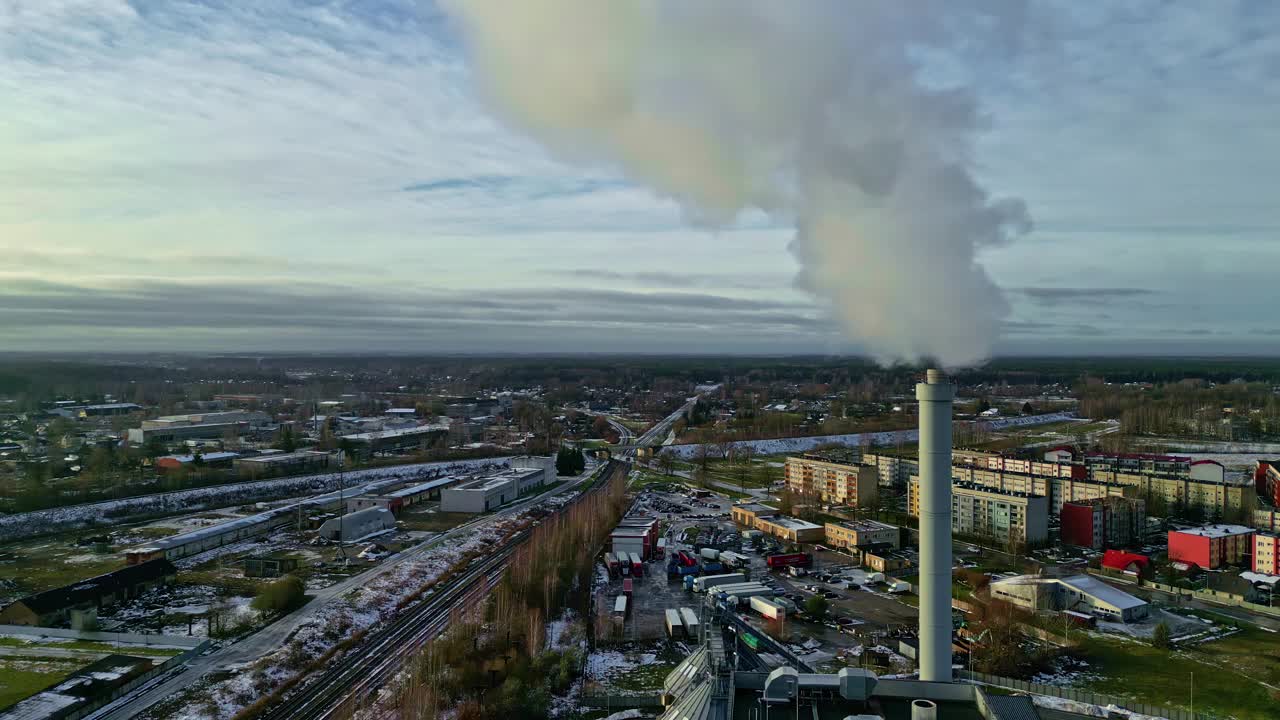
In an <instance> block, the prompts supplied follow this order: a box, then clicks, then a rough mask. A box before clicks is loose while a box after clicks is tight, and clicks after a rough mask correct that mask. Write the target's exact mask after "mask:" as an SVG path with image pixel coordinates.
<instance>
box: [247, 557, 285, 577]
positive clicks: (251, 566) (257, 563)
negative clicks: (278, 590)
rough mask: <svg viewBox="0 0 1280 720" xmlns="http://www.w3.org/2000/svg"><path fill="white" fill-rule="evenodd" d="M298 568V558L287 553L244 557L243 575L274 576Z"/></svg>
mask: <svg viewBox="0 0 1280 720" xmlns="http://www.w3.org/2000/svg"><path fill="white" fill-rule="evenodd" d="M297 569H298V558H296V557H291V556H288V555H268V556H265V557H251V558H245V559H244V576H245V577H263V578H276V577H280V576H282V575H287V574H289V573H291V572H293V571H294V570H297Z"/></svg>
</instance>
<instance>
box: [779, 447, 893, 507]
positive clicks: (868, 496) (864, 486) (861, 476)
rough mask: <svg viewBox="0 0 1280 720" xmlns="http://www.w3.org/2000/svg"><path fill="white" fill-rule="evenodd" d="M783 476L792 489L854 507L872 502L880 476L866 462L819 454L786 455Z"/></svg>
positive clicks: (824, 500)
mask: <svg viewBox="0 0 1280 720" xmlns="http://www.w3.org/2000/svg"><path fill="white" fill-rule="evenodd" d="M783 477H784V478H785V479H786V483H787V487H788V488H789V489H790V490H791V491H792V492H794V493H798V494H800V495H806V496H810V497H820V498H822V501H823V502H825V503H831V504H833V505H852V506H855V507H867V506H871V505H874V504H875V501H876V494H877V492H878V486H879V478H880V476H879V471H878V470H877V469H876V468H874V467H871V466H869V465H860V464H856V463H852V462H836V461H833V460H829V459H825V458H823V457H821V456H818V455H800V456H792V457H788V458H787V462H786V466H785V467H784V468H783Z"/></svg>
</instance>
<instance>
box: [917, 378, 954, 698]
mask: <svg viewBox="0 0 1280 720" xmlns="http://www.w3.org/2000/svg"><path fill="white" fill-rule="evenodd" d="M953 399H955V387H954V386H952V385H951V383H950V382H949V381H948V380H947V376H946V375H945V374H943V373H942V371H941V370H929V371H928V373H926V375H925V382H923V383H919V384H917V385H916V400H918V401H919V402H920V679H921V680H926V681H929V682H951V402H952V400H953ZM913 713H914V709H913Z"/></svg>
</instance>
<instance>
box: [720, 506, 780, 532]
mask: <svg viewBox="0 0 1280 720" xmlns="http://www.w3.org/2000/svg"><path fill="white" fill-rule="evenodd" d="M729 514H730V516H731V517H732V518H733V521H734V522H735V523H737V524H739V525H744V526H746V527H748V528H751V529H755V526H756V519H758V518H767V517H771V516H773V515H777V514H778V510H777V508H772V507H769V506H768V505H761V504H759V503H747V504H745V505H734V506H733V508H732V509H731V510H730V511H729Z"/></svg>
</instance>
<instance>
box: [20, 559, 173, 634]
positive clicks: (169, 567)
mask: <svg viewBox="0 0 1280 720" xmlns="http://www.w3.org/2000/svg"><path fill="white" fill-rule="evenodd" d="M177 575H178V569H177V568H176V567H174V566H173V563H171V562H169V561H168V560H164V559H157V560H151V561H148V562H144V563H140V564H137V565H129V566H127V567H123V568H121V569H119V570H115V571H113V572H109V573H106V574H104V575H98V576H97V577H92V578H89V579H88V580H82V581H80V582H77V583H75V584H73V585H67V586H64V587H60V588H55V589H53V590H46V591H44V592H40V593H36V594H34V595H28V596H27V597H24V598H22V599H20V600H16V601H14V602H12V603H9V605H7V606H5V608H4V609H3V610H0V625H35V626H40V627H54V626H58V625H63V624H66V623H67V622H69V621H70V620H71V615H72V613H74V612H77V611H88V612H96V611H97V610H98V609H100V608H104V607H107V606H110V605H115V604H116V603H119V602H123V601H125V600H130V599H133V598H136V597H138V596H139V595H141V594H143V593H145V592H147V591H148V590H151V589H153V588H156V587H160V586H163V585H166V584H168V583H170V582H172V581H173V579H174V578H175V577H177Z"/></svg>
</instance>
